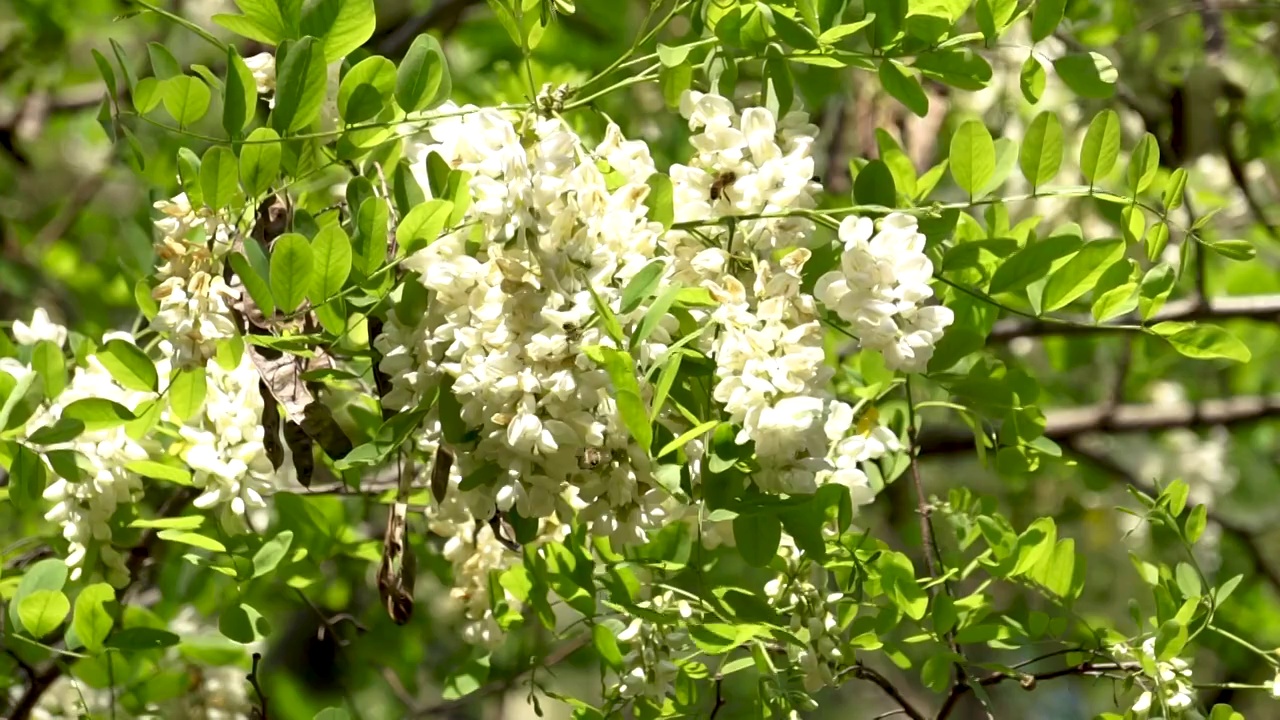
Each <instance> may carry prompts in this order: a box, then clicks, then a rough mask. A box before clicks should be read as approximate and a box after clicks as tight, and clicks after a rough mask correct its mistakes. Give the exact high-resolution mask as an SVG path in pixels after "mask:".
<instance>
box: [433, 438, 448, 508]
mask: <svg viewBox="0 0 1280 720" xmlns="http://www.w3.org/2000/svg"><path fill="white" fill-rule="evenodd" d="M452 468H453V451H452V450H450V449H449V448H447V447H445V446H443V445H441V446H439V447H437V448H436V459H435V463H434V464H432V466H431V496H432V497H434V498H435V499H436V502H437V503H442V502H444V498H445V494H446V493H447V492H448V491H449V470H450V469H452Z"/></svg>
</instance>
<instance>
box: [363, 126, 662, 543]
mask: <svg viewBox="0 0 1280 720" xmlns="http://www.w3.org/2000/svg"><path fill="white" fill-rule="evenodd" d="M468 109H471V110H474V111H473V112H469V113H467V114H465V115H461V116H458V117H454V118H450V119H446V120H443V121H441V122H440V123H438V124H436V125H434V126H432V128H431V131H430V132H431V139H432V140H433V141H434V142H431V143H430V144H418V145H415V146H413V147H411V148H410V151H409V152H410V156H411V157H413V158H415V159H416V163H415V172H417V173H418V174H419V177H420V179H421V180H422V181H423V182H424V187H429V185H427V184H426V182H425V181H426V177H425V173H426V158H427V157H428V155H429V154H430V153H432V152H435V153H438V154H439V155H440V156H441V157H442V158H444V160H445V161H446V163H448V165H449V166H450V167H452V168H456V169H459V170H462V171H465V172H467V173H470V174H471V179H470V190H471V194H472V196H473V200H472V203H471V205H470V207H469V209H468V211H467V219H468V220H469V221H471V223H472V224H473V225H478V226H479V228H478V230H479V231H482V233H483V242H482V243H481V246H480V249H479V251H478V252H476V253H474V254H472V253H469V252H468V250H467V242H468V239H469V238H471V237H472V233H471V230H472V228H470V227H469V228H467V229H466V230H465V231H459V232H455V233H452V234H449V235H446V236H445V237H442V238H440V239H438V240H436V241H435V242H434V243H432V244H431V245H430V246H428V247H427V248H426V249H424V250H422V251H420V252H418V253H417V254H415V255H414V256H413V257H411V258H409V259H408V260H406V261H405V263H404V265H405V267H408V268H409V269H411V270H415V271H417V272H418V273H419V277H420V279H421V282H422V283H423V285H424V286H426V288H427V289H429V290H430V291H432V301H431V305H430V310H429V312H428V314H427V315H426V316H425V317H422V318H420V319H419V322H418V323H417V324H416V325H415V326H412V327H409V326H405V325H401V324H400V323H399V322H397V321H396V320H395V319H392V320H391V321H390V322H388V323H387V325H386V328H385V332H384V334H383V335H382V336H381V337H380V338H378V340H377V341H376V342H377V346H378V348H379V349H380V351H381V352H382V353H383V355H384V360H383V363H382V366H381V367H382V369H383V371H385V372H386V373H387V374H388V375H390V376H391V377H392V378H393V382H394V384H395V387H394V390H393V392H392V394H391V395H390V396H389V397H388V398H387V403H388V404H390V405H392V406H397V407H412V406H413V405H414V404H415V403H416V401H417V399H419V398H420V397H422V395H423V393H424V392H425V391H426V389H427V388H429V387H430V386H431V384H433V383H435V382H437V381H438V380H439V379H440V378H442V377H444V378H448V380H449V381H450V382H451V387H452V392H453V393H454V394H455V395H456V397H457V398H458V400H459V402H460V403H461V415H462V419H463V420H464V421H465V423H466V424H467V425H468V426H469V427H471V428H475V429H476V430H477V431H478V436H477V439H476V444H475V449H474V451H472V450H468V451H467V453H466V455H465V457H462V458H460V466H461V468H460V469H461V470H462V471H464V472H469V471H471V470H472V469H474V468H475V467H479V466H480V465H482V464H485V463H489V464H492V465H495V466H497V467H499V468H501V469H502V470H501V472H500V475H499V477H498V478H497V479H496V480H495V481H494V482H493V483H492V484H490V485H487V486H486V487H483V488H478V489H477V490H475V491H469V492H468V494H467V502H468V505H469V506H470V508H471V510H472V512H473V514H474V515H475V516H476V517H479V518H482V519H483V518H487V517H489V516H490V515H491V514H492V513H493V511H494V509H495V508H496V509H501V510H504V511H506V510H510V509H512V508H514V509H515V510H516V511H517V512H519V513H520V515H522V516H523V517H528V518H544V517H548V516H550V515H552V514H554V513H557V512H559V513H565V512H568V511H571V510H572V509H578V510H586V509H587V508H590V510H589V511H588V512H587V513H586V515H584V517H586V519H587V521H588V523H589V524H590V526H591V528H592V530H593V531H594V532H596V533H597V534H602V535H608V536H610V537H612V538H614V539H615V540H616V541H617V542H620V543H634V542H641V541H643V540H644V538H645V531H646V530H647V529H649V528H652V527H657V526H658V525H660V524H661V523H662V522H663V521H664V519H665V518H666V514H665V511H664V509H663V507H662V503H663V501H664V500H665V499H666V494H665V492H664V491H662V490H660V489H658V486H657V484H656V483H655V482H654V481H653V480H652V476H651V470H650V468H649V467H648V464H647V463H646V462H644V461H643V460H637V458H644V457H645V456H646V452H645V451H644V450H643V449H641V448H639V447H637V446H635V445H634V443H632V441H631V438H630V436H629V434H628V433H627V431H626V429H625V427H624V426H623V425H622V424H621V421H620V416H619V413H618V409H617V401H616V398H615V397H614V396H613V392H612V385H611V383H610V380H609V376H608V373H607V372H606V371H605V370H603V369H602V368H600V367H598V366H597V365H596V363H595V362H594V361H592V360H591V359H589V358H588V357H587V356H586V355H585V354H584V353H583V352H582V348H583V347H585V346H589V345H600V346H605V347H615V348H616V343H615V342H614V341H613V340H612V339H611V338H610V337H609V336H608V335H607V334H606V333H605V332H604V330H603V329H602V328H601V327H600V326H599V325H595V326H592V327H588V323H589V322H590V321H591V319H592V318H593V316H594V315H595V307H594V305H593V299H592V290H594V292H595V293H596V294H597V295H598V296H599V297H600V298H601V300H602V301H603V302H605V303H607V304H608V305H610V306H611V307H612V308H614V310H615V312H617V311H618V310H619V308H620V298H621V291H622V288H623V287H625V285H626V283H627V282H628V281H629V280H630V279H631V278H633V277H634V276H635V275H636V274H637V273H638V272H639V271H640V270H641V269H643V268H644V267H645V266H646V265H647V264H648V263H649V262H651V261H653V260H654V258H655V251H656V249H657V242H658V238H659V236H660V234H661V231H662V227H661V225H660V224H658V223H654V222H651V221H649V220H648V219H647V217H646V215H647V208H646V206H645V205H644V200H645V198H646V197H647V195H648V193H649V188H648V186H647V185H646V184H645V180H646V179H647V178H648V177H649V175H651V174H652V173H653V165H652V162H651V161H650V160H649V158H648V151H647V148H646V147H645V146H644V144H643V143H636V142H627V141H625V140H623V138H622V136H621V134H620V133H619V132H618V131H617V129H616V128H611V129H610V130H609V132H608V133H607V135H606V138H605V141H604V142H603V143H601V144H600V145H599V146H597V147H596V148H594V149H591V148H587V147H584V146H583V144H582V142H581V140H580V139H579V138H578V136H577V135H576V134H574V133H573V132H572V131H571V130H570V129H569V128H568V127H567V126H565V125H564V124H563V123H562V122H561V121H559V120H546V119H543V120H536V121H533V122H534V124H533V127H532V128H530V130H531V132H530V133H529V135H528V138H529V140H528V142H527V144H526V143H522V142H521V137H522V136H521V133H520V132H519V131H518V130H517V128H516V127H515V126H514V125H513V124H512V122H511V121H510V120H509V119H507V117H505V116H504V115H503V114H501V113H499V112H497V111H493V110H475V109H473V108H468ZM597 159H601V160H603V161H605V162H607V163H608V164H609V165H610V167H611V168H612V173H611V175H610V177H606V174H605V172H603V171H602V170H601V168H600V167H599V165H598V164H597ZM611 183H612V184H611ZM645 309H647V308H646V307H645V306H641V307H640V308H637V309H636V310H634V311H633V312H631V313H626V314H620V317H619V320H620V321H621V322H622V323H623V324H624V327H634V325H635V324H636V323H637V322H638V321H639V319H640V318H641V317H642V316H643V313H644V311H645ZM674 326H675V324H674V323H670V324H667V323H662V324H660V326H659V327H657V328H656V329H655V330H654V332H653V333H652V334H651V335H650V337H649V339H648V341H647V342H646V343H644V345H643V346H642V347H641V348H640V349H639V351H638V352H637V353H636V355H637V357H636V360H637V362H638V363H641V364H644V363H647V362H651V361H652V360H653V359H655V358H656V357H658V356H659V355H660V354H661V353H662V352H663V351H665V350H666V348H667V343H669V342H670V339H671V332H672V331H673V330H674ZM587 453H590V454H592V456H594V457H598V458H600V460H599V462H595V463H592V462H588V461H586V460H585V459H584V458H585V454H587ZM628 458H630V460H628Z"/></svg>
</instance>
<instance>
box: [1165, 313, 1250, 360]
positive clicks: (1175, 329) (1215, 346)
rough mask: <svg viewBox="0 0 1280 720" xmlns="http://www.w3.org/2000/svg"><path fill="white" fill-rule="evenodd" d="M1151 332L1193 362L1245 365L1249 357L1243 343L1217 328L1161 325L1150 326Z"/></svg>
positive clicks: (1172, 324)
mask: <svg viewBox="0 0 1280 720" xmlns="http://www.w3.org/2000/svg"><path fill="white" fill-rule="evenodd" d="M1151 332H1153V333H1155V334H1156V335H1159V336H1160V337H1162V338H1164V339H1165V340H1166V341H1167V342H1168V343H1169V344H1170V345H1172V346H1173V349H1174V350H1177V351H1178V352H1179V353H1181V354H1182V355H1185V356H1186V357H1189V358H1195V359H1197V360H1212V359H1216V358H1225V359H1227V360H1234V361H1236V362H1240V363H1247V362H1249V359H1250V357H1251V356H1252V355H1251V353H1250V352H1249V348H1248V347H1246V346H1245V344H1244V343H1242V342H1240V340H1238V339H1237V338H1236V337H1235V336H1234V335H1232V334H1231V333H1229V332H1227V331H1226V330H1223V329H1222V328H1220V327H1218V326H1217V325H1208V324H1203V323H1184V322H1162V323H1157V324H1155V325H1153V326H1152V327H1151Z"/></svg>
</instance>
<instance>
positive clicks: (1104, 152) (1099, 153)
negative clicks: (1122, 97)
mask: <svg viewBox="0 0 1280 720" xmlns="http://www.w3.org/2000/svg"><path fill="white" fill-rule="evenodd" d="M1119 157H1120V116H1119V115H1117V114H1116V111H1115V110H1103V111H1102V112H1100V113H1098V114H1097V115H1095V116H1094V117H1093V120H1092V121H1090V123H1089V129H1088V130H1087V131H1085V134H1084V143H1083V144H1082V145H1081V146H1080V172H1081V173H1082V174H1083V175H1084V179H1085V180H1088V181H1089V185H1090V186H1091V187H1092V186H1093V185H1094V184H1096V183H1097V182H1098V181H1099V180H1102V179H1103V178H1105V177H1106V176H1107V175H1108V174H1109V173H1110V172H1111V169H1112V168H1114V167H1115V166H1116V159H1117V158H1119Z"/></svg>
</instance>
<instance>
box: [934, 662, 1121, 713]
mask: <svg viewBox="0 0 1280 720" xmlns="http://www.w3.org/2000/svg"><path fill="white" fill-rule="evenodd" d="M1140 667H1141V666H1140V665H1139V664H1138V663H1113V662H1107V663H1095V662H1083V663H1080V664H1079V665H1072V666H1069V667H1065V668H1059V669H1057V670H1049V671H1046V672H1041V673H1028V674H1019V675H1010V674H1008V673H994V674H991V675H988V676H986V677H983V678H980V679H979V680H978V684H979V685H981V686H983V687H989V686H991V685H999V684H1000V683H1002V682H1004V681H1006V680H1017V681H1018V684H1019V685H1021V686H1022V688H1023V689H1024V690H1028V691H1030V690H1034V689H1035V687H1036V683H1037V682H1039V681H1041V680H1053V679H1054V678H1060V677H1071V676H1073V675H1105V674H1106V673H1109V672H1116V671H1123V672H1131V671H1133V670H1137V669H1139V668H1140ZM972 689H973V686H972V685H970V684H965V685H957V686H956V687H954V688H952V689H951V692H950V693H949V694H948V695H947V699H946V700H944V701H943V703H942V707H941V708H940V709H939V710H938V714H937V715H936V716H935V720H944V718H947V717H950V716H951V713H952V711H953V710H955V708H956V704H957V703H959V702H960V699H961V698H963V697H964V696H965V695H966V694H968V693H969V691H971V690H972Z"/></svg>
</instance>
